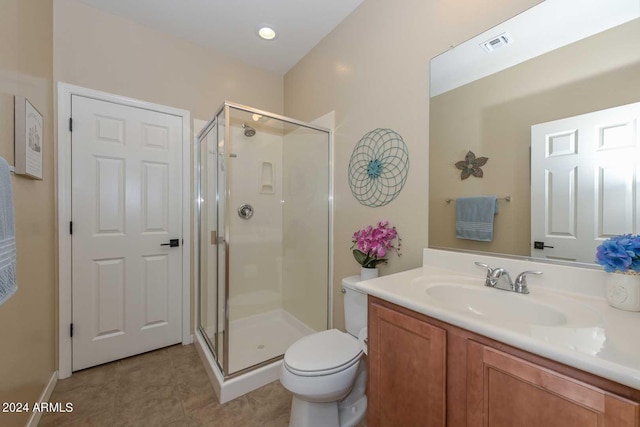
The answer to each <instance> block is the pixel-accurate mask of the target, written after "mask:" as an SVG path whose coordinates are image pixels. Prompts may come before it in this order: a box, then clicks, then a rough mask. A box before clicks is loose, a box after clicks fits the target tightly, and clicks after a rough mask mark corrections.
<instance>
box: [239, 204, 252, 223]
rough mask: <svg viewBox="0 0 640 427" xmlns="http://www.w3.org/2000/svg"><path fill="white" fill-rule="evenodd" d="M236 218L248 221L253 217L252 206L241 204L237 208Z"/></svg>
mask: <svg viewBox="0 0 640 427" xmlns="http://www.w3.org/2000/svg"><path fill="white" fill-rule="evenodd" d="M238 216H239V217H240V218H242V219H250V218H251V217H252V216H253V206H251V205H250V204H249V203H243V204H241V205H240V207H239V208H238Z"/></svg>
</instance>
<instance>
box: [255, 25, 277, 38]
mask: <svg viewBox="0 0 640 427" xmlns="http://www.w3.org/2000/svg"><path fill="white" fill-rule="evenodd" d="M258 35H259V36H260V38H262V39H264V40H273V39H275V38H276V36H277V34H276V30H274V29H273V28H271V27H267V26H262V27H260V29H259V30H258Z"/></svg>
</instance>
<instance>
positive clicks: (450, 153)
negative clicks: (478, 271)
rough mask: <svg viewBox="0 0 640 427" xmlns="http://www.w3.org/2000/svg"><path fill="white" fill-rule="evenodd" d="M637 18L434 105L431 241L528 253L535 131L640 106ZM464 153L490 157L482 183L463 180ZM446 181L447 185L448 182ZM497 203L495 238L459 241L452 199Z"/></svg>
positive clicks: (472, 85)
mask: <svg viewBox="0 0 640 427" xmlns="http://www.w3.org/2000/svg"><path fill="white" fill-rule="evenodd" d="M639 37H640V19H636V20H634V21H631V22H629V23H627V24H624V25H621V26H619V27H617V28H614V29H612V30H609V31H606V32H603V33H600V34H597V35H595V36H593V37H589V38H587V39H585V40H582V41H580V42H578V43H574V44H572V45H570V46H566V47H564V48H562V49H558V50H555V51H553V52H550V53H548V54H546V55H543V56H540V57H538V58H535V59H532V60H530V61H527V62H524V63H522V64H520V65H518V66H515V67H512V68H510V69H508V70H505V71H502V72H500V73H496V74H494V75H492V76H489V77H486V78H483V79H480V80H477V81H475V82H473V83H470V84H468V85H465V86H462V87H460V88H457V89H455V90H452V91H450V92H447V93H444V94H442V95H439V96H437V97H434V98H433V99H432V100H431V120H430V122H431V133H430V137H431V140H432V143H431V145H430V166H429V172H430V182H431V186H430V189H429V218H430V228H429V244H430V245H433V246H442V247H453V248H459V249H471V250H481V251H490V252H497V253H503V254H515V255H525V256H529V255H530V252H531V249H530V248H531V246H530V245H531V238H530V235H531V231H530V230H531V215H530V209H531V202H530V200H531V189H530V180H529V146H530V140H531V137H530V136H531V126H532V125H534V124H538V123H544V122H548V121H552V120H558V119H562V118H566V117H572V116H576V115H579V114H585V113H588V112H592V111H598V110H603V109H606V108H611V107H615V106H619V105H624V104H628V103H632V102H638V101H640V92H639V90H638V89H637V88H640V50H638V48H637V40H638V39H639ZM467 150H472V151H474V152H475V154H476V155H478V156H486V157H489V162H488V163H487V164H486V165H485V166H484V167H483V170H484V177H483V178H482V179H478V178H474V177H470V178H468V179H466V180H464V181H461V180H460V171H459V170H458V169H456V168H455V167H454V163H455V162H456V161H458V160H462V159H463V158H464V155H465V153H466V152H467ZM443 183H446V185H443ZM484 194H493V195H497V196H499V197H502V196H505V195H511V196H512V201H511V202H510V203H507V202H504V201H500V202H498V203H499V208H500V213H499V214H498V215H496V218H495V232H494V240H493V241H492V242H476V241H470V240H461V239H456V238H455V203H452V204H446V203H445V202H444V200H445V199H447V198H455V197H460V196H472V195H484Z"/></svg>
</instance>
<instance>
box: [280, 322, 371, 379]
mask: <svg viewBox="0 0 640 427" xmlns="http://www.w3.org/2000/svg"><path fill="white" fill-rule="evenodd" d="M361 351H362V350H361V349H360V344H359V343H358V340H357V339H356V338H355V337H352V336H351V335H349V334H347V333H344V332H341V331H339V330H337V329H330V330H328V331H322V332H318V333H315V334H312V335H307V336H306V337H303V338H300V339H299V340H298V341H296V342H295V343H294V344H293V345H292V346H291V347H289V349H288V350H287V352H286V353H285V354H284V362H285V363H286V364H287V365H288V366H289V367H290V368H293V369H294V370H296V371H301V372H318V371H327V370H330V369H333V368H336V367H339V366H342V365H347V364H350V362H352V361H353V359H355V358H357V357H359V356H360V353H361Z"/></svg>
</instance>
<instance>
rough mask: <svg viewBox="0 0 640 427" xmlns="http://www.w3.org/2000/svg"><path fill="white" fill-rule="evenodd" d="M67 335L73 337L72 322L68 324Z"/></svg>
mask: <svg viewBox="0 0 640 427" xmlns="http://www.w3.org/2000/svg"><path fill="white" fill-rule="evenodd" d="M69 336H70V337H71V338H73V323H70V324H69Z"/></svg>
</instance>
